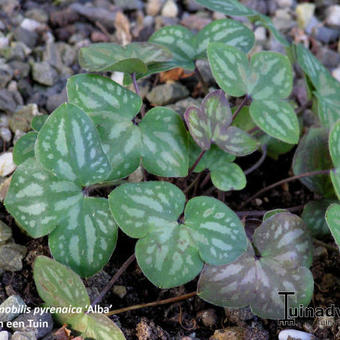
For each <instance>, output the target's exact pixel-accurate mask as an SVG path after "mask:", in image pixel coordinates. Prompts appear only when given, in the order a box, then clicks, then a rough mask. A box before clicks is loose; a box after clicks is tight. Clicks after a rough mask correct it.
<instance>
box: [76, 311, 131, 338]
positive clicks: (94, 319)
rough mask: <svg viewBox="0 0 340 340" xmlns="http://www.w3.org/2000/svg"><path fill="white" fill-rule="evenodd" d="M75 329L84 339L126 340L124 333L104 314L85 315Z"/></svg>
mask: <svg viewBox="0 0 340 340" xmlns="http://www.w3.org/2000/svg"><path fill="white" fill-rule="evenodd" d="M73 329H75V330H78V331H80V332H81V335H82V337H83V338H84V339H96V340H125V336H124V334H123V332H122V331H121V330H120V329H119V328H118V327H117V326H116V325H115V323H114V322H113V321H112V320H110V319H109V318H108V317H107V316H105V315H103V314H95V313H90V314H85V315H84V316H83V318H82V320H79V322H77V323H75V324H73Z"/></svg>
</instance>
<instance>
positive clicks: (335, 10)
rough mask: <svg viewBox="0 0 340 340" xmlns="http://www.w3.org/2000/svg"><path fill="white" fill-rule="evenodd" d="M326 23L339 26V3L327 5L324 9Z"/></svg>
mask: <svg viewBox="0 0 340 340" xmlns="http://www.w3.org/2000/svg"><path fill="white" fill-rule="evenodd" d="M326 24H328V25H329V26H335V27H337V28H340V5H334V6H330V7H328V9H327V11H326Z"/></svg>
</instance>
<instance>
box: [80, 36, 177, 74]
mask: <svg viewBox="0 0 340 340" xmlns="http://www.w3.org/2000/svg"><path fill="white" fill-rule="evenodd" d="M171 57H172V56H171V53H170V52H169V51H168V50H167V49H165V48H163V47H161V46H159V45H156V44H152V43H148V42H134V43H130V44H128V45H126V46H120V45H117V44H115V43H96V44H91V45H90V46H88V47H83V48H81V49H80V51H79V64H80V66H81V67H83V68H84V69H86V70H88V71H95V72H105V71H119V72H125V73H144V72H147V70H148V64H150V63H152V62H163V61H168V60H170V59H171Z"/></svg>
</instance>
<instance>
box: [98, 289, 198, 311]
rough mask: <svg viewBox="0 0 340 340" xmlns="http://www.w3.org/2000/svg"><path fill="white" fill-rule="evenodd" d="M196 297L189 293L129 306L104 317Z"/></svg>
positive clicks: (194, 293) (193, 293)
mask: <svg viewBox="0 0 340 340" xmlns="http://www.w3.org/2000/svg"><path fill="white" fill-rule="evenodd" d="M196 295H197V293H196V292H191V293H188V294H184V295H181V296H176V297H172V298H169V299H165V300H160V301H154V302H149V303H144V304H140V305H134V306H130V307H125V308H120V309H116V310H112V311H110V312H108V313H106V314H105V315H106V316H110V315H115V314H119V313H124V312H128V311H130V310H136V309H141V308H146V307H154V306H159V305H165V304H168V303H172V302H178V301H182V300H186V299H190V298H191V297H194V296H196Z"/></svg>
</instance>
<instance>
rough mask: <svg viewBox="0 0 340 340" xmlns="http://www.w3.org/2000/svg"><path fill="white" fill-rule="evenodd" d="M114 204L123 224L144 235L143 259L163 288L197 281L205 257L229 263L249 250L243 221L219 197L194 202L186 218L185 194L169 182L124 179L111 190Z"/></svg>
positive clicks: (152, 278) (132, 233) (138, 251)
mask: <svg viewBox="0 0 340 340" xmlns="http://www.w3.org/2000/svg"><path fill="white" fill-rule="evenodd" d="M109 204H110V208H111V211H112V214H113V216H114V219H115V220H116V222H117V223H118V225H119V226H120V228H121V229H122V230H123V231H124V232H125V233H127V234H128V235H129V236H132V237H136V238H140V240H139V241H138V242H137V244H136V257H137V261H138V263H139V265H140V267H141V269H142V270H143V272H144V273H145V275H146V276H147V277H148V278H149V280H150V281H151V282H153V283H154V284H156V285H157V286H159V287H162V288H169V287H174V286H178V285H181V284H184V283H186V282H188V281H190V280H192V279H193V278H194V277H195V276H196V275H197V274H198V273H199V272H200V270H201V268H202V266H203V261H207V262H209V263H215V264H221V263H227V262H230V261H232V260H233V259H235V258H236V257H238V256H239V255H241V253H242V252H243V251H244V250H245V249H246V237H245V232H244V229H243V226H242V223H241V221H240V220H239V219H238V217H237V215H235V214H234V213H233V212H232V211H231V210H230V209H229V208H228V207H227V206H225V205H224V204H223V203H221V202H220V201H218V200H216V199H214V198H209V197H196V198H194V199H192V200H191V201H189V202H188V204H187V206H186V208H185V211H184V221H181V220H180V216H181V214H182V212H183V208H184V204H185V196H184V194H183V193H182V192H181V191H180V190H179V189H178V188H177V187H176V186H174V185H173V184H170V183H167V182H144V183H138V184H132V183H131V184H123V185H121V186H120V187H118V188H116V189H115V190H113V191H112V192H111V194H110V196H109Z"/></svg>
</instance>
